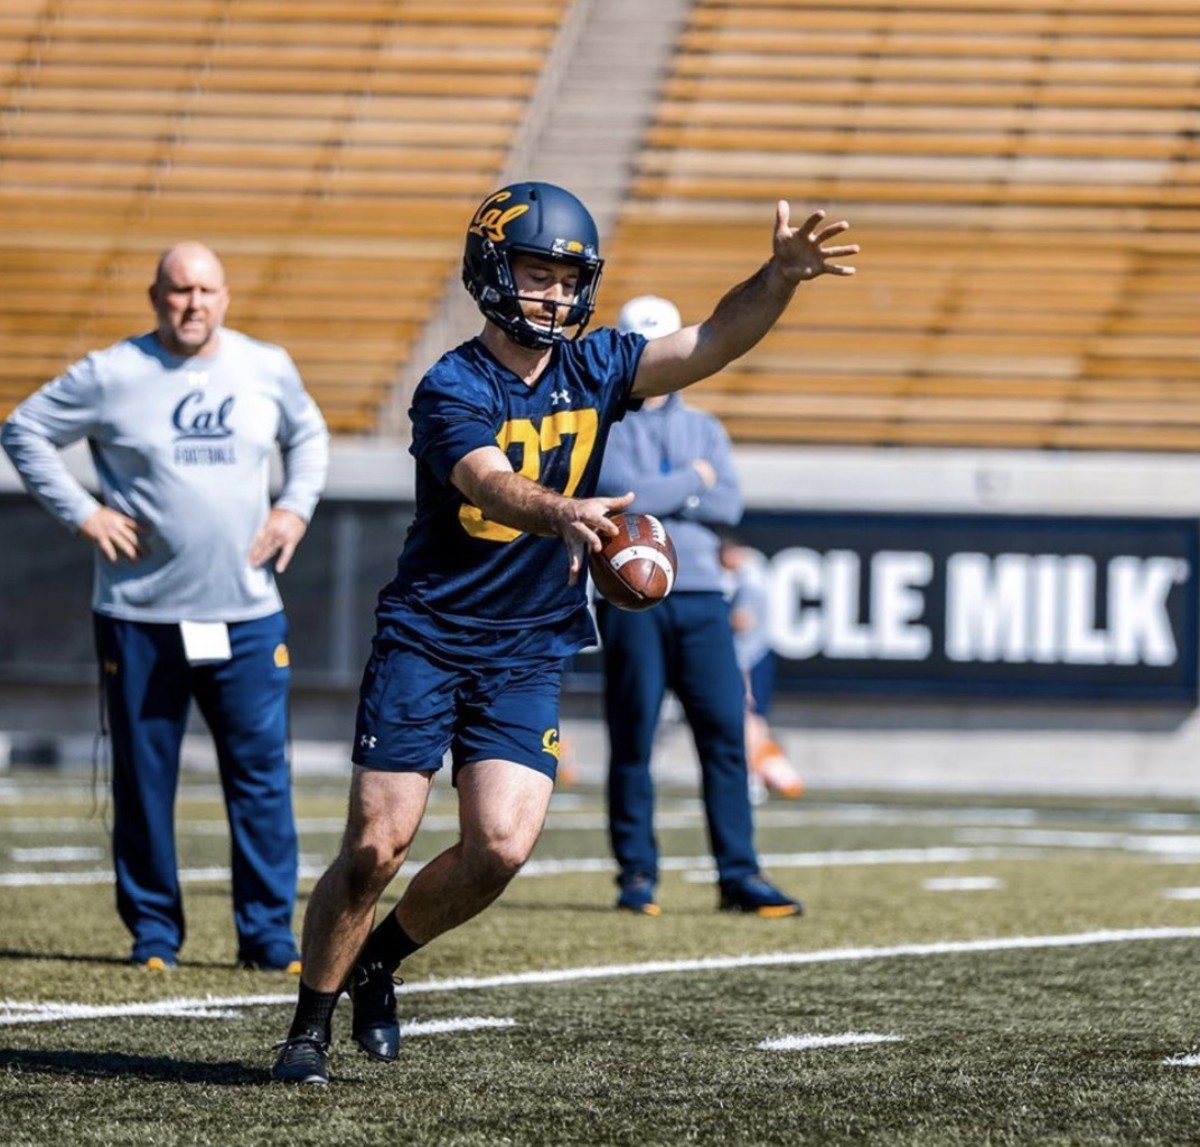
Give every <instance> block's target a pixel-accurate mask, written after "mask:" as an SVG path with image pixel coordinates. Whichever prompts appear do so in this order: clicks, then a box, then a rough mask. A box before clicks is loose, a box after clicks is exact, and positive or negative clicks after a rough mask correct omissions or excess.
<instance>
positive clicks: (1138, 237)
mask: <svg viewBox="0 0 1200 1147" xmlns="http://www.w3.org/2000/svg"><path fill="white" fill-rule="evenodd" d="M1197 35H1200V13H1198V12H1197V11H1196V9H1195V7H1194V5H1191V4H1188V3H1186V2H1184V0H1146V2H1145V3H1142V4H1139V5H1138V6H1137V7H1136V9H1134V8H1131V7H1130V6H1129V5H1128V4H1127V3H1124V2H1117V0H1088V2H1087V3H1083V4H1075V5H1069V6H1062V5H1054V6H1052V5H1047V4H1044V3H1040V2H1035V0H1006V3H1005V4H1004V5H1002V6H992V5H988V6H979V5H974V4H968V3H966V2H965V0H932V2H931V3H928V4H922V5H921V6H920V7H919V8H917V9H913V8H911V7H910V6H906V5H901V4H899V3H896V2H895V0H860V2H856V3H855V4H854V5H843V4H840V3H833V2H829V0H827V2H820V0H818V2H817V3H815V4H808V3H806V4H803V5H781V4H778V3H771V2H769V0H738V2H737V3H731V2H726V0H698V2H697V3H696V4H695V6H694V7H693V10H692V14H691V17H690V20H689V23H688V26H687V28H686V30H685V32H684V35H683V38H682V42H681V44H680V49H679V52H678V53H677V56H676V59H675V61H674V66H673V68H672V72H671V75H670V76H669V78H668V80H667V83H666V88H665V92H664V97H663V99H662V101H661V103H660V105H659V106H658V108H657V109H656V110H655V114H654V116H653V122H652V123H651V125H650V127H649V129H648V132H647V135H646V140H645V146H644V147H643V148H642V150H641V153H640V155H639V156H638V159H637V164H636V171H635V175H634V179H633V183H632V194H631V196H630V197H629V200H628V202H627V204H626V206H625V208H624V210H623V212H622V215H621V218H620V220H619V223H618V226H617V228H616V232H615V235H614V238H613V241H612V242H611V243H610V244H609V249H608V255H609V262H608V271H607V273H606V281H605V300H604V303H605V306H606V308H607V310H606V311H604V312H603V313H602V315H601V316H600V318H601V319H611V317H612V313H613V312H615V310H616V308H617V307H618V306H619V305H620V303H621V301H622V300H623V299H624V298H626V297H628V296H629V295H631V294H639V293H644V292H646V291H654V292H657V293H662V294H666V295H669V296H671V297H672V298H674V299H675V300H676V301H677V302H678V303H679V304H680V306H681V309H682V310H683V311H684V314H685V317H687V318H699V317H702V316H703V315H704V314H705V313H707V310H708V309H709V307H711V305H712V303H713V302H714V301H715V300H716V298H717V297H718V296H719V294H720V292H721V291H722V290H723V289H724V288H725V287H726V286H727V285H728V284H729V283H731V282H734V281H736V280H737V278H739V277H741V276H743V275H745V274H748V273H749V272H750V271H752V270H753V269H754V267H755V266H756V265H757V262H758V261H759V260H760V259H761V258H762V257H764V256H765V254H766V252H767V250H768V247H767V244H768V242H769V236H770V225H771V210H772V204H773V203H774V201H775V200H776V199H777V198H779V197H781V196H782V197H785V198H787V199H789V200H790V202H791V204H792V207H793V211H794V212H796V213H797V214H798V215H802V214H803V213H804V212H806V211H807V210H808V209H809V208H811V207H822V208H825V209H827V210H828V212H829V213H830V217H831V218H838V217H842V216H844V217H846V218H848V219H850V221H851V222H852V224H853V227H852V236H853V238H855V239H857V240H858V241H860V242H861V243H862V245H863V251H862V253H861V255H860V256H859V257H858V258H857V260H856V262H857V264H858V267H859V275H858V277H857V278H856V279H854V280H850V281H841V282H831V281H828V280H827V281H824V282H822V283H820V284H819V285H817V286H815V287H813V288H812V289H811V290H810V289H809V288H805V287H802V288H801V293H800V296H799V298H798V300H797V302H796V303H795V304H794V305H793V307H792V308H791V309H790V311H789V312H788V313H787V315H786V316H785V318H784V320H783V321H782V322H781V324H780V325H779V327H778V328H777V329H776V330H775V331H774V332H772V334H771V335H769V336H768V338H767V339H766V340H764V342H763V343H762V344H761V345H760V346H759V347H758V348H757V349H756V350H754V351H753V352H751V354H749V355H748V356H746V358H745V359H744V360H742V361H741V362H739V363H738V364H737V365H736V366H734V367H732V368H730V369H729V370H727V371H725V372H724V373H723V374H722V375H721V376H719V377H718V378H716V379H713V380H711V381H709V382H706V383H704V384H702V385H701V387H699V388H698V389H697V390H696V391H694V392H693V393H694V395H695V398H696V401H697V402H699V403H701V404H703V405H705V406H706V407H708V408H709V409H711V410H713V411H714V412H716V413H717V414H719V415H720V416H721V417H722V418H723V419H724V421H725V423H726V425H727V426H728V428H729V430H730V432H731V433H732V434H733V436H734V437H735V438H736V439H739V440H743V441H751V440H754V441H764V442H779V443H873V444H887V445H908V444H919V445H931V446H933V445H939V446H941V445H951V446H1005V447H1033V448H1038V447H1066V448H1114V449H1151V450H1191V449H1195V448H1197V447H1200V407H1197V406H1196V404H1195V403H1194V401H1193V398H1194V397H1195V394H1196V391H1197V388H1198V387H1200V369H1198V368H1200V335H1198V334H1197V333H1196V332H1197V328H1196V324H1195V322H1194V316H1193V315H1192V313H1191V312H1192V310H1193V309H1194V305H1195V299H1196V294H1195V287H1196V285H1197V284H1198V283H1200V187H1198V184H1200V165H1198V164H1197V162H1196V154H1197V153H1196V147H1195V142H1194V130H1195V125H1196V119H1195V112H1194V107H1193V103H1194V101H1193V98H1192V96H1191V94H1190V93H1191V92H1192V91H1193V90H1194V85H1195V82H1196V79H1197V75H1198V72H1197V64H1196V60H1195V53H1194V50H1193V46H1194V44H1195V42H1196V37H1197ZM793 222H798V220H797V219H795V218H794V219H793Z"/></svg>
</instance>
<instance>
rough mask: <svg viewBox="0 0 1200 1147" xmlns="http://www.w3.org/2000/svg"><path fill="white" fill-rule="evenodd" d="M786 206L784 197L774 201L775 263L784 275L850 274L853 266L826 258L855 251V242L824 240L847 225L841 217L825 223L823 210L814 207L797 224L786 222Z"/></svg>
mask: <svg viewBox="0 0 1200 1147" xmlns="http://www.w3.org/2000/svg"><path fill="white" fill-rule="evenodd" d="M790 210H791V209H790V208H789V206H788V201H787V200H786V199H781V200H780V201H779V202H778V203H777V204H776V205H775V241H774V254H775V263H776V265H777V266H778V267H779V270H780V272H781V273H782V274H783V276H784V278H786V279H789V280H790V281H791V282H793V283H802V282H804V281H805V280H807V279H815V278H816V277H817V276H818V275H853V274H854V268H853V267H852V266H849V265H847V264H844V263H834V262H830V260H832V259H845V258H846V257H847V256H850V255H857V254H858V250H859V248H858V244H857V243H839V244H837V245H836V246H833V247H826V246H825V244H826V243H828V242H829V241H830V240H831V239H833V238H835V237H836V236H838V235H840V234H842V232H843V231H848V230H849V229H850V224H849V223H847V222H846V221H845V220H844V219H839V220H838V221H837V222H836V223H826V222H824V220H825V212H824V211H814V212H813V213H812V214H811V215H810V216H809V217H808V218H807V219H806V220H805V221H804V222H803V223H802V224H801V225H800V226H799V227H792V226H790V225H789V223H788V216H789V214H790Z"/></svg>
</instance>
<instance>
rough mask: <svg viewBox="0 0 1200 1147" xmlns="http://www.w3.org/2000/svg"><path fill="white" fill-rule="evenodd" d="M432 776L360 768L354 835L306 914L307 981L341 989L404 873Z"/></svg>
mask: <svg viewBox="0 0 1200 1147" xmlns="http://www.w3.org/2000/svg"><path fill="white" fill-rule="evenodd" d="M432 780H433V774H432V773H388V772H380V771H378V770H375V769H364V768H361V767H359V766H357V765H356V766H355V767H354V777H353V780H352V782H351V786H350V807H349V811H348V813H347V821H346V832H345V835H344V836H343V838H342V846H341V849H340V851H339V852H338V855H337V858H336V859H335V860H334V862H333V864H331V865H330V866H329V868H328V869H327V870H326V872H325V874H324V875H323V876H322V877H321V879H320V880H319V881H317V884H316V887H315V888H314V889H313V892H312V896H311V898H310V899H309V902H308V910H307V912H306V913H305V916H304V935H303V940H302V943H301V948H302V951H303V954H304V974H303V977H302V979H303V981H304V982H305V983H306V984H308V985H309V986H310V987H312V988H316V989H317V990H318V991H323V992H332V991H340V990H341V987H342V985H343V984H344V983H345V982H346V976H347V975H348V974H349V971H350V966H351V965H352V964H353V963H354V960H355V957H356V956H357V955H358V953H359V951H360V950H361V948H362V946H363V942H364V941H365V940H366V938H367V934H368V933H369V932H370V930H371V924H372V922H373V920H374V917H375V905H376V904H377V903H378V901H379V898H380V897H381V896H382V895H383V893H384V891H385V890H386V888H387V886H388V885H389V884H390V883H391V882H392V880H393V879H394V878H395V876H396V873H397V872H399V871H400V866H401V864H403V863H404V858H405V857H406V856H407V855H408V850H409V847H410V846H411V844H412V840H413V837H414V836H415V835H416V832H417V828H418V827H419V826H420V823H421V818H422V817H423V816H424V815H425V806H426V804H427V802H428V800H429V789H430V784H431V782H432Z"/></svg>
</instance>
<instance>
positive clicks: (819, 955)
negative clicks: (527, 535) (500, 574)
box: [0, 928, 1200, 1025]
mask: <svg viewBox="0 0 1200 1147" xmlns="http://www.w3.org/2000/svg"><path fill="white" fill-rule="evenodd" d="M1197 939H1200V928H1127V929H1119V930H1117V929H1114V930H1106V931H1097V932H1073V933H1069V934H1067V935H1061V936H1006V937H998V938H996V939H991V940H951V941H944V942H941V943H934V944H896V945H893V946H890V947H883V948H826V949H823V950H819V951H815V952H766V953H762V954H761V955H756V956H706V957H702V958H699V959H694V960H655V961H649V962H647V963H641V964H604V965H598V966H586V967H582V968H555V969H547V970H545V971H539V972H514V973H512V974H510V975H506V976H483V977H462V978H459V979H447V980H425V981H422V982H420V983H415V984H405V985H404V986H403V987H402V988H401V989H400V995H402V996H409V995H429V994H433V993H442V992H451V993H452V992H468V991H481V990H486V989H488V988H508V987H528V986H533V985H541V984H565V983H578V982H581V981H586V980H610V979H623V978H626V977H630V976H660V975H684V974H687V973H689V972H723V971H733V970H736V969H738V968H776V967H796V966H799V965H805V964H835V963H848V962H865V961H868V960H895V959H920V958H922V957H929V956H960V955H975V954H980V953H988V952H1018V951H1034V950H1039V949H1047V948H1085V947H1092V946H1095V945H1098V944H1132V943H1146V942H1153V941H1157V940H1197ZM295 1002H296V994H295V992H288V993H286V994H275V995H269V996H232V997H213V996H205V997H203V998H193V999H173V1000H158V1001H155V1002H153V1003H132V1004H106V1005H91V1004H67V1003H53V1002H48V1001H47V1002H44V1003H29V1002H26V1001H21V1000H0V1025H5V1024H20V1023H46V1022H49V1021H51V1020H77V1019H101V1018H107V1017H113V1016H139V1015H175V1014H179V1013H181V1012H188V1011H193V1010H194V1009H197V1008H206V1009H219V1010H227V1009H230V1008H247V1007H267V1006H275V1005H283V1004H287V1005H294V1004H295ZM163 1009H168V1010H165V1011H164V1010H163Z"/></svg>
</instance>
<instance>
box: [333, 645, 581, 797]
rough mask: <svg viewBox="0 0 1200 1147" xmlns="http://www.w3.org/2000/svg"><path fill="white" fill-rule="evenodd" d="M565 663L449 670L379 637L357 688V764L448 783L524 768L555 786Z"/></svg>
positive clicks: (445, 663)
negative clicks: (469, 767) (449, 775)
mask: <svg viewBox="0 0 1200 1147" xmlns="http://www.w3.org/2000/svg"><path fill="white" fill-rule="evenodd" d="M562 669H563V661H562V659H561V658H556V657H550V658H547V657H538V658H532V659H523V660H513V661H510V662H507V663H501V664H495V663H491V664H487V663H485V664H480V663H478V662H473V663H472V664H471V665H470V666H464V665H456V664H454V663H453V662H451V661H449V660H447V659H446V658H443V657H437V656H435V655H433V654H431V653H430V652H428V651H427V649H426V647H425V646H424V644H423V643H422V644H420V645H418V643H416V642H414V641H409V640H406V639H405V638H404V636H403V635H402V634H398V633H397V632H396V631H395V630H390V631H387V632H385V633H384V634H381V635H380V636H378V637H376V639H375V646H374V649H373V651H372V653H371V657H370V659H369V660H368V662H367V667H366V670H365V671H364V673H363V680H362V686H361V688H360V690H359V702H358V716H357V718H356V720H355V728H354V751H353V753H352V754H351V759H352V760H353V761H354V763H355V764H356V765H362V766H363V767H364V768H368V769H379V770H382V771H386V772H433V771H436V770H437V769H440V768H441V767H442V763H443V761H444V759H445V757H446V754H447V753H449V754H450V757H451V761H452V764H453V769H454V775H455V776H456V777H457V775H458V770H459V769H460V768H461V767H462V766H463V765H466V764H470V763H471V762H473V761H483V760H489V759H497V760H502V761H513V762H515V763H516V764H519V765H525V766H526V767H528V768H531V769H534V770H536V771H537V772H539V773H543V774H545V775H546V776H548V777H550V779H551V780H553V779H554V776H555V773H556V771H557V768H558V739H559V734H558V705H559V694H560V692H561V687H562Z"/></svg>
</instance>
